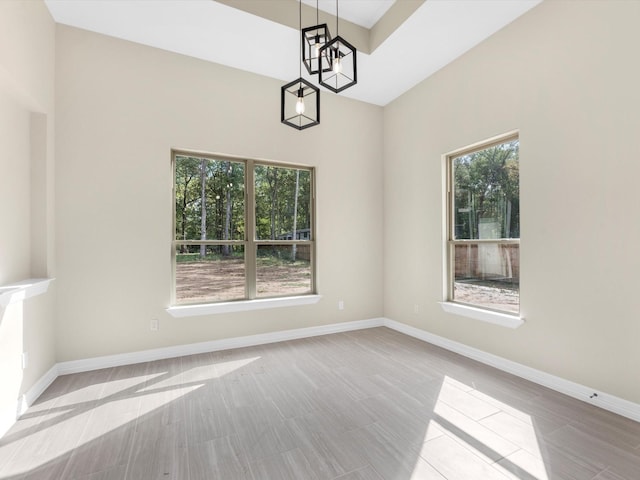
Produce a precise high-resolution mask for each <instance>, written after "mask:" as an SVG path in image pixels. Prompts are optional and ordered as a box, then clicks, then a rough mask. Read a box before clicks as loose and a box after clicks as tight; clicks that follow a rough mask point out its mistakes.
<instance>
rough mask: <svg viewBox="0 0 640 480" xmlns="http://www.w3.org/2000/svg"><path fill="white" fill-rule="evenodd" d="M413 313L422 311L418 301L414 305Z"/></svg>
mask: <svg viewBox="0 0 640 480" xmlns="http://www.w3.org/2000/svg"><path fill="white" fill-rule="evenodd" d="M413 313H420V305H418V304H417V303H416V304H415V305H414V306H413Z"/></svg>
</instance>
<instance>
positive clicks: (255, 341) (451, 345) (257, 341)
mask: <svg viewBox="0 0 640 480" xmlns="http://www.w3.org/2000/svg"><path fill="white" fill-rule="evenodd" d="M382 326H385V327H388V328H390V329H392V330H396V331H398V332H400V333H404V334H405V335H409V336H411V337H414V338H417V339H419V340H423V341H425V342H427V343H430V344H433V345H437V346H439V347H442V348H445V349H447V350H450V351H452V352H455V353H459V354H460V355H463V356H465V357H468V358H471V359H473V360H477V361H479V362H481V363H484V364H486V365H490V366H492V367H495V368H497V369H499V370H503V371H505V372H508V373H511V374H513V375H516V376H518V377H521V378H524V379H526V380H530V381H532V382H534V383H537V384H539V385H543V386H545V387H548V388H551V389H552V390H555V391H557V392H560V393H564V394H565V395H568V396H570V397H573V398H577V399H578V400H582V401H584V402H587V403H590V404H592V405H596V406H598V407H600V408H603V409H605V410H609V411H611V412H614V413H617V414H619V415H622V416H624V417H627V418H630V419H632V420H635V421H637V422H640V404H637V403H633V402H629V401H628V400H624V399H622V398H618V397H615V396H613V395H609V394H607V393H604V392H600V391H598V390H595V389H593V388H589V387H586V386H584V385H580V384H577V383H574V382H571V381H569V380H565V379H563V378H560V377H556V376H554V375H551V374H548V373H545V372H542V371H540V370H536V369H534V368H530V367H527V366H525V365H522V364H519V363H516V362H513V361H511V360H507V359H505V358H502V357H498V356H497V355H493V354H490V353H487V352H484V351H482V350H478V349H476V348H473V347H469V346H467V345H464V344H462V343H459V342H455V341H453V340H449V339H447V338H444V337H440V336H438V335H434V334H432V333H429V332H427V331H425V330H421V329H419V328H415V327H411V326H409V325H406V324H404V323H400V322H396V321H394V320H390V319H388V318H371V319H368V320H358V321H353V322H344V323H334V324H330V325H320V326H317V327H308V328H298V329H294V330H283V331H279V332H271V333H263V334H258V335H249V336H246V337H235V338H227V339H222V340H213V341H210V342H201V343H192V344H188V345H176V346H172V347H165V348H157V349H153V350H143V351H140V352H131V353H123V354H119V355H108V356H104V357H95V358H87V359H83V360H72V361H69V362H61V363H58V364H56V365H54V366H53V367H51V369H50V370H49V371H48V372H47V373H45V374H44V375H43V376H42V377H41V378H40V380H38V381H37V382H36V383H35V384H34V385H33V386H32V387H31V388H30V389H29V391H28V392H27V393H25V394H24V395H23V396H22V398H21V399H19V400H18V402H17V403H16V407H15V409H13V410H11V411H0V438H2V436H3V435H4V434H5V433H6V432H7V431H8V430H9V429H10V428H11V426H12V425H13V424H14V423H15V422H16V419H17V418H18V417H19V416H20V415H22V414H23V413H24V412H25V410H26V409H27V408H28V407H29V406H31V405H32V404H33V402H35V400H36V399H37V398H38V397H39V396H40V394H42V392H44V391H45V390H46V388H47V387H48V386H49V385H51V383H53V381H54V380H55V379H56V378H57V377H58V375H67V374H70V373H79V372H87V371H91V370H98V369H101V368H110V367H117V366H121V365H131V364H135V363H142V362H150V361H153V360H162V359H166V358H174V357H181V356H184V355H194V354H198V353H206V352H215V351H219V350H228V349H231V348H242V347H251V346H254V345H264V344H268V343H275V342H283V341H287V340H296V339H299V338H309V337H315V336H319V335H328V334H331V333H340V332H349V331H354V330H362V329H365V328H373V327H382ZM594 393H597V397H594V398H591V395H593V394H594Z"/></svg>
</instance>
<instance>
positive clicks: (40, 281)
mask: <svg viewBox="0 0 640 480" xmlns="http://www.w3.org/2000/svg"><path fill="white" fill-rule="evenodd" d="M52 280H53V278H31V279H29V280H23V281H22V282H17V283H14V284H12V285H5V286H2V287H0V308H5V307H6V306H8V305H9V304H11V303H17V302H20V301H22V300H26V299H27V298H31V297H35V296H36V295H41V294H43V293H45V292H46V291H47V289H48V288H49V284H50V283H51V282H52Z"/></svg>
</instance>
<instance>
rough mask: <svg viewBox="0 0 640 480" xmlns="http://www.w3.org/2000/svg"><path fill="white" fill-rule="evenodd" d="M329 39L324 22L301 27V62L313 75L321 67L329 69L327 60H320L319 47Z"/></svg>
mask: <svg viewBox="0 0 640 480" xmlns="http://www.w3.org/2000/svg"><path fill="white" fill-rule="evenodd" d="M330 40H331V34H330V33H329V27H327V24H326V23H323V24H322V25H314V26H313V27H307V28H304V29H302V62H303V63H304V66H305V67H306V68H307V72H309V73H310V74H311V75H315V74H317V73H318V72H319V71H320V68H323V69H324V70H325V71H329V70H330V68H331V67H330V65H329V64H328V61H326V57H325V61H324V62H323V61H322V57H321V56H320V49H321V48H322V47H324V46H325V45H326V44H327V43H329V41H330Z"/></svg>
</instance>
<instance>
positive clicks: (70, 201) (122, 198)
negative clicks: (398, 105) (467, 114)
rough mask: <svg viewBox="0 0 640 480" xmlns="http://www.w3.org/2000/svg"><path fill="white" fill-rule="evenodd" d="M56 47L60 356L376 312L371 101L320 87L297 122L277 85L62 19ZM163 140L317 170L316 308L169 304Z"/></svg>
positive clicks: (376, 115)
mask: <svg viewBox="0 0 640 480" xmlns="http://www.w3.org/2000/svg"><path fill="white" fill-rule="evenodd" d="M56 48H57V62H56V67H57V68H56V85H57V89H56V102H57V112H58V115H57V123H56V131H57V137H56V138H57V142H56V157H57V163H56V165H57V169H56V187H57V217H56V220H57V260H58V267H59V268H58V271H57V286H58V290H57V291H58V318H59V322H58V328H57V331H56V333H57V337H56V338H57V358H58V361H65V360H74V359H83V358H89V357H94V356H100V355H107V354H116V353H122V352H131V351H139V350H144V349H150V348H157V347H162V346H167V345H179V344H188V343H194V342H203V341H208V340H215V339H221V338H228V337H236V336H242V335H250V334H258V333H263V332H272V331H278V330H285V329H293V328H301V327H309V326H316V325H322V324H331V323H337V322H343V321H350V320H360V319H366V318H373V317H379V316H380V315H381V314H382V238H383V235H382V222H381V215H382V209H383V198H382V197H383V196H382V187H383V182H382V109H381V108H380V107H376V106H371V105H368V104H365V103H361V102H356V101H352V100H348V99H344V98H342V97H339V96H336V95H332V94H328V93H326V94H325V93H323V94H322V118H321V120H322V123H321V124H320V126H318V127H314V128H311V129H308V130H305V131H302V132H299V131H297V130H294V129H292V128H290V127H287V126H284V125H282V124H281V123H280V118H279V114H280V111H279V109H280V87H281V82H278V81H275V80H271V79H267V78H265V77H260V76H257V75H253V74H249V73H246V72H241V71H238V70H234V69H230V68H227V67H223V66H220V65H214V64H211V63H207V62H204V61H200V60H195V59H193V58H189V57H185V56H180V55H176V54H172V53H168V52H164V51H161V50H157V49H153V48H149V47H145V46H141V45H136V44H133V43H129V42H125V41H121V40H116V39H113V38H109V37H105V36H101V35H97V34H93V33H89V32H86V31H82V30H78V29H73V28H69V27H64V26H60V25H59V26H58V27H57V38H56ZM294 70H295V69H294ZM296 74H297V71H292V80H293V79H294V78H295V75H296ZM171 148H184V149H193V150H200V151H206V152H216V153H224V154H232V155H244V156H247V157H252V158H262V159H272V160H277V161H282V162H292V163H302V164H308V165H313V166H315V167H317V197H318V200H317V205H318V207H317V227H318V242H317V250H318V259H319V260H318V283H319V293H320V294H321V295H322V296H323V298H322V300H321V301H320V302H319V303H318V304H316V305H310V306H302V307H290V308H281V309H272V310H264V311H258V312H248V313H234V314H220V315H212V316H203V317H193V318H186V319H185V318H182V319H176V318H172V317H170V316H169V315H167V314H166V312H165V308H166V307H168V306H169V301H170V289H171V264H170V251H171V250H170V247H171V239H172V232H171V224H172V218H171V214H172V198H171V182H172V174H171V168H170V150H171ZM340 299H342V300H344V302H345V310H343V311H338V308H337V304H338V300H340ZM152 318H158V319H159V320H160V330H159V331H158V332H151V331H150V329H149V323H150V320H151V319H152Z"/></svg>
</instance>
